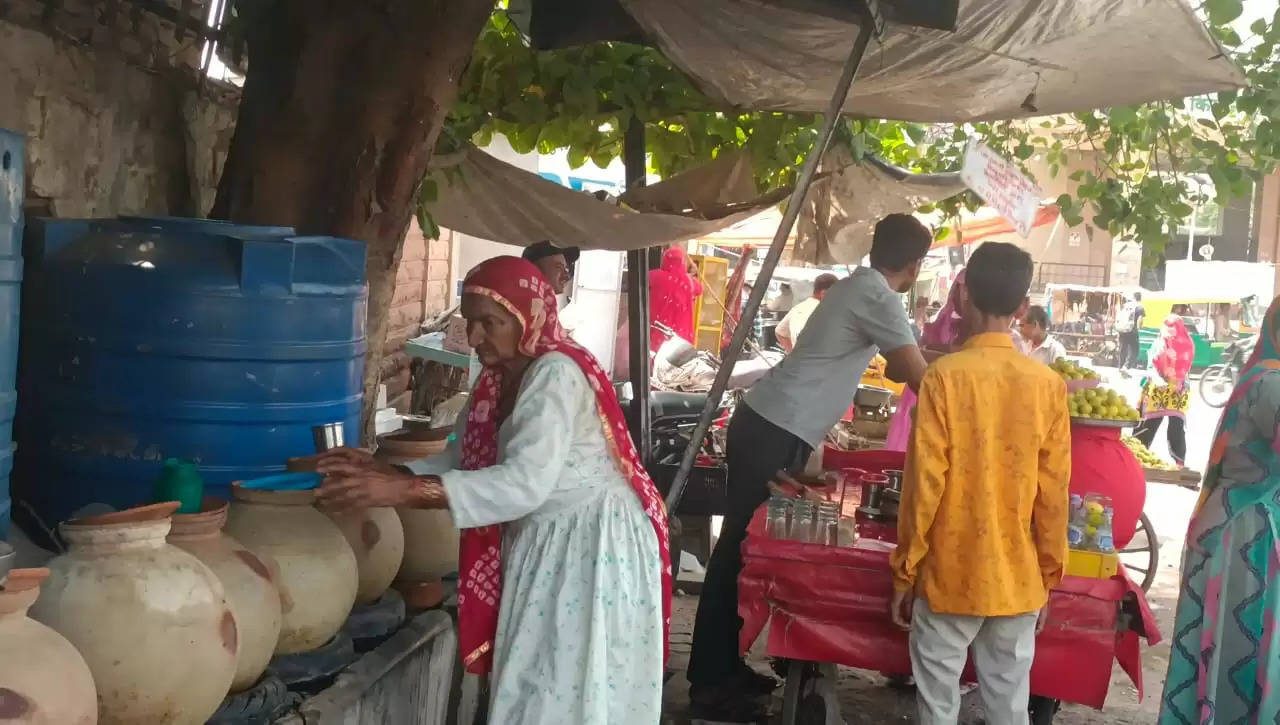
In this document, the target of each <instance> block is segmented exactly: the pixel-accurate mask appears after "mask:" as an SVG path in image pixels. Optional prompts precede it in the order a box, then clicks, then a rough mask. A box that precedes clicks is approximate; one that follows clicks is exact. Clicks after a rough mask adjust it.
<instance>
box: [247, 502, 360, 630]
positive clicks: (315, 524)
mask: <svg viewBox="0 0 1280 725" xmlns="http://www.w3.org/2000/svg"><path fill="white" fill-rule="evenodd" d="M315 501H316V497H315V491H313V490H309V489H303V490H269V489H254V488H247V487H245V486H244V485H243V484H242V483H239V482H237V483H233V484H232V486H231V509H230V512H229V513H228V515H227V525H226V532H227V534H229V535H230V536H231V537H232V538H234V539H236V540H237V541H239V542H240V543H241V544H243V545H244V546H245V547H247V548H248V549H249V550H250V551H252V552H253V553H254V554H256V555H257V556H258V557H259V558H260V559H262V561H263V562H264V563H267V564H268V566H272V567H274V570H273V571H272V575H273V579H274V580H275V582H276V585H277V586H278V587H279V589H280V611H281V615H282V617H281V625H280V639H279V641H278V642H277V643H276V649H275V653H276V654H277V655H279V654H296V653H299V652H309V651H311V650H314V649H316V648H318V647H321V646H323V645H324V644H325V643H326V642H328V641H329V640H330V639H332V638H333V636H334V635H335V634H336V633H337V632H338V630H339V629H341V628H342V623H343V621H344V620H346V618H347V614H349V613H350V612H351V607H352V605H354V604H355V601H356V588H357V584H358V581H359V580H358V576H357V566H356V556H355V552H353V551H352V549H351V545H350V544H348V543H347V539H346V537H345V536H344V535H343V533H342V530H341V529H339V528H338V525H337V524H335V523H333V521H330V520H329V517H327V516H325V515H324V514H323V513H321V512H320V511H319V510H318V509H317V508H316V507H315Z"/></svg>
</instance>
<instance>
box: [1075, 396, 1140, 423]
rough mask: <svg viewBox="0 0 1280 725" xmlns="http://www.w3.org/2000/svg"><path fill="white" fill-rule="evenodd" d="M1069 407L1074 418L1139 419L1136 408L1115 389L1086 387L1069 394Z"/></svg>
mask: <svg viewBox="0 0 1280 725" xmlns="http://www.w3.org/2000/svg"><path fill="white" fill-rule="evenodd" d="M1067 407H1068V408H1069V409H1070V410H1071V417H1072V418H1099V419H1102V420H1137V419H1138V411H1136V410H1134V409H1133V408H1132V407H1131V406H1130V405H1129V401H1127V400H1125V399H1124V396H1123V395H1120V394H1118V393H1116V391H1114V390H1105V389H1103V388H1085V389H1084V390H1077V391H1075V392H1074V393H1071V394H1070V395H1068V396H1067Z"/></svg>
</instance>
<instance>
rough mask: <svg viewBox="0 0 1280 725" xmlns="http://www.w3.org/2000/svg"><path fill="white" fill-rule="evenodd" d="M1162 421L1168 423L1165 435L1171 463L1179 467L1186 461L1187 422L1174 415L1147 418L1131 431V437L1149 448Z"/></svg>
mask: <svg viewBox="0 0 1280 725" xmlns="http://www.w3.org/2000/svg"><path fill="white" fill-rule="evenodd" d="M1162 420H1167V421H1169V427H1168V429H1167V431H1166V433H1165V435H1167V436H1168V440H1169V453H1170V454H1171V455H1172V456H1173V462H1174V463H1177V464H1178V465H1179V466H1181V465H1182V464H1183V462H1184V461H1186V460H1187V421H1185V420H1183V419H1182V418H1180V417H1178V416H1176V415H1166V416H1162V417H1159V418H1147V419H1146V420H1144V421H1142V422H1141V423H1139V424H1138V426H1137V427H1136V428H1134V429H1133V437H1134V438H1137V439H1138V440H1140V441H1142V445H1144V446H1146V447H1147V448H1150V447H1151V443H1152V441H1154V440H1155V439H1156V431H1158V430H1160V421H1162Z"/></svg>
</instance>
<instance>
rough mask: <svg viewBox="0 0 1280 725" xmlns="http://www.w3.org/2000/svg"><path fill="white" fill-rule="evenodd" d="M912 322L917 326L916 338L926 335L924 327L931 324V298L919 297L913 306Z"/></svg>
mask: <svg viewBox="0 0 1280 725" xmlns="http://www.w3.org/2000/svg"><path fill="white" fill-rule="evenodd" d="M911 324H913V325H915V327H916V339H917V340H919V339H921V338H922V337H923V336H924V328H925V327H926V326H927V325H928V324H929V298H928V297H917V298H916V303H915V304H914V305H912V307H911Z"/></svg>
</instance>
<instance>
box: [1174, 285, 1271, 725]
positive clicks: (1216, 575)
mask: <svg viewBox="0 0 1280 725" xmlns="http://www.w3.org/2000/svg"><path fill="white" fill-rule="evenodd" d="M1186 542H1187V543H1186V552H1185V554H1184V555H1183V559H1182V592H1181V594H1180V596H1179V597H1178V609H1177V615H1176V618H1175V620H1174V625H1173V642H1172V648H1171V651H1170V657H1169V671H1168V674H1167V676H1166V677H1165V682H1164V697H1163V699H1162V700H1161V703H1160V717H1159V719H1158V720H1157V722H1158V723H1159V725H1182V724H1183V723H1274V722H1280V687H1277V686H1276V683H1277V682H1280V628H1278V627H1277V626H1276V620H1277V617H1280V297H1278V298H1276V300H1275V301H1273V302H1272V303H1271V308H1270V310H1268V311H1267V315H1266V318H1265V319H1264V321H1263V324H1262V329H1261V330H1260V332H1259V333H1258V342H1257V344H1256V345H1255V346H1254V352H1253V355H1252V356H1251V357H1250V359H1249V362H1248V363H1246V364H1245V366H1244V371H1243V372H1242V373H1241V377H1240V382H1239V383H1238V384H1237V385H1236V388H1235V391H1234V392H1233V393H1232V394H1231V398H1230V400H1229V401H1228V403H1227V407H1226V410H1224V411H1223V413H1222V420H1221V421H1220V422H1219V423H1218V432H1217V434H1216V436H1215V437H1214V442H1213V446H1212V447H1211V448H1210V453H1209V466H1208V468H1207V469H1206V470H1205V474H1204V484H1203V489H1202V490H1201V492H1200V500H1199V502H1197V504H1196V508H1195V512H1194V513H1193V514H1192V516H1191V526H1190V528H1189V529H1188V531H1187V539H1186Z"/></svg>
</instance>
